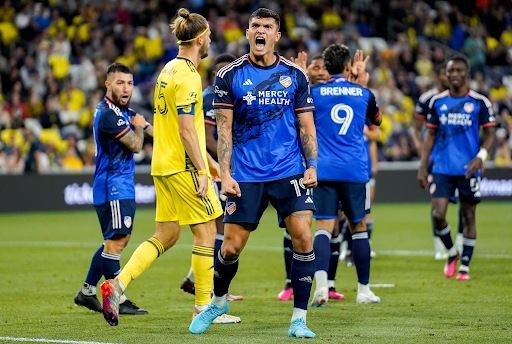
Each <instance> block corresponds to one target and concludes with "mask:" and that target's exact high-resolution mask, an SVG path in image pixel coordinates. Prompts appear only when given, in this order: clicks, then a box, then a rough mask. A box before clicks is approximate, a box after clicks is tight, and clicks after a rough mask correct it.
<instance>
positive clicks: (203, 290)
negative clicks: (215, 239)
mask: <svg viewBox="0 0 512 344" xmlns="http://www.w3.org/2000/svg"><path fill="white" fill-rule="evenodd" d="M192 270H193V271H194V279H195V288H196V305H198V306H202V305H208V304H210V300H211V292H212V285H213V247H205V246H197V245H193V246H192Z"/></svg>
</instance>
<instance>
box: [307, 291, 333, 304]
mask: <svg viewBox="0 0 512 344" xmlns="http://www.w3.org/2000/svg"><path fill="white" fill-rule="evenodd" d="M328 301H329V289H327V288H316V290H315V294H314V295H313V300H312V301H311V306H313V307H324V306H325V305H326V304H327V302H328Z"/></svg>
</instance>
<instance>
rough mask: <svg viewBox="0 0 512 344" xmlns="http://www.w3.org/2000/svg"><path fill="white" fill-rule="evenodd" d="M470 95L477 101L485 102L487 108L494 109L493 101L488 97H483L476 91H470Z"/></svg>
mask: <svg viewBox="0 0 512 344" xmlns="http://www.w3.org/2000/svg"><path fill="white" fill-rule="evenodd" d="M469 95H470V96H471V97H473V98H475V99H480V100H483V102H484V104H485V106H487V107H492V103H491V101H490V100H489V99H487V97H486V96H484V95H481V94H480V93H477V92H475V91H473V90H470V91H469Z"/></svg>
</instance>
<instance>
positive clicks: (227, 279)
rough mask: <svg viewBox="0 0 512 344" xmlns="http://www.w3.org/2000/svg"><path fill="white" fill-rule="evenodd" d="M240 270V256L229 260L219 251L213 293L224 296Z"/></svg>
mask: <svg viewBox="0 0 512 344" xmlns="http://www.w3.org/2000/svg"><path fill="white" fill-rule="evenodd" d="M237 270H238V257H236V258H235V259H233V260H227V259H224V257H222V254H221V253H220V251H219V253H218V255H217V258H216V259H215V273H214V274H213V293H214V294H215V295H216V296H224V295H226V294H227V293H228V290H229V285H230V284H231V281H232V280H233V278H234V277H235V275H236V272H237Z"/></svg>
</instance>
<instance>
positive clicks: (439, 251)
mask: <svg viewBox="0 0 512 344" xmlns="http://www.w3.org/2000/svg"><path fill="white" fill-rule="evenodd" d="M436 73H437V78H438V81H437V85H436V87H434V88H432V89H430V90H428V91H427V92H425V93H423V94H422V95H421V96H420V98H419V99H418V103H417V104H416V107H415V111H414V142H415V144H416V150H417V151H418V154H420V155H421V152H422V150H423V149H422V147H423V146H422V141H423V140H422V130H423V127H424V125H425V120H426V117H427V114H428V104H429V103H430V100H431V99H432V97H434V96H436V95H438V94H439V93H441V92H443V91H445V90H447V89H448V87H449V84H448V78H447V77H446V65H445V64H442V65H440V66H438V67H437V68H436ZM434 156H435V150H432V153H431V154H430V160H429V164H428V165H427V171H428V174H429V176H428V180H429V183H432V181H433V177H432V166H433V165H434ZM450 202H452V203H457V199H456V198H455V196H453V195H452V196H451V197H450ZM430 217H431V218H432V211H430ZM431 223H432V233H433V235H434V258H435V259H436V260H443V259H446V258H447V255H446V253H445V247H444V244H443V242H442V241H441V239H440V238H439V237H438V236H437V234H436V230H435V227H434V220H433V219H432V221H431ZM462 230H463V226H462V206H459V233H458V234H457V239H456V240H455V246H456V247H457V250H458V251H459V252H462V250H461V249H462Z"/></svg>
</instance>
